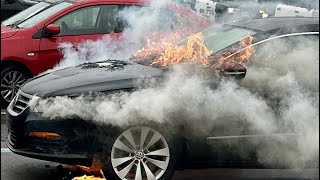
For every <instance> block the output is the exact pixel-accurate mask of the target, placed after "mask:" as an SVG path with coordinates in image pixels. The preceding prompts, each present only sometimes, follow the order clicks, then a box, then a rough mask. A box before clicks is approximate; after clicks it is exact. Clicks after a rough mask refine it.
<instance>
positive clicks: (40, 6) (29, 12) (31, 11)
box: [1, 1, 50, 29]
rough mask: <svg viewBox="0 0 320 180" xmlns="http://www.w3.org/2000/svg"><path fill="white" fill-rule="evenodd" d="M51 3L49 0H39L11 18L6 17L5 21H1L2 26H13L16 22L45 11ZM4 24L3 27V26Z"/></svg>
mask: <svg viewBox="0 0 320 180" xmlns="http://www.w3.org/2000/svg"><path fill="white" fill-rule="evenodd" d="M49 5H50V3H49V2H44V1H43V2H39V3H37V4H35V5H34V6H30V7H29V8H27V9H26V10H24V11H21V12H19V13H17V14H15V15H14V16H11V17H10V18H7V19H5V20H4V21H1V28H2V29H4V27H5V26H13V25H14V24H17V23H19V22H21V21H23V20H25V19H28V18H30V17H32V16H34V15H35V14H37V13H39V12H41V11H43V10H44V9H45V8H46V7H48V6H49ZM2 26H3V27H2Z"/></svg>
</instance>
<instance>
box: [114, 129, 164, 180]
mask: <svg viewBox="0 0 320 180" xmlns="http://www.w3.org/2000/svg"><path fill="white" fill-rule="evenodd" d="M169 159H170V151H169V146H168V143H167V141H166V139H165V138H164V137H163V136H162V135H161V134H160V133H159V132H158V131H156V130H154V129H151V128H149V127H141V126H139V127H133V128H130V129H128V130H126V131H125V132H123V133H122V134H121V135H120V136H119V137H118V138H117V139H116V141H115V143H114V144H113V147H112V151H111V164H112V167H113V169H114V171H115V173H116V174H117V176H118V177H119V178H120V179H128V180H129V179H134V180H144V179H145V180H156V179H159V178H160V177H161V176H162V175H163V174H164V172H165V171H166V169H167V167H168V164H169Z"/></svg>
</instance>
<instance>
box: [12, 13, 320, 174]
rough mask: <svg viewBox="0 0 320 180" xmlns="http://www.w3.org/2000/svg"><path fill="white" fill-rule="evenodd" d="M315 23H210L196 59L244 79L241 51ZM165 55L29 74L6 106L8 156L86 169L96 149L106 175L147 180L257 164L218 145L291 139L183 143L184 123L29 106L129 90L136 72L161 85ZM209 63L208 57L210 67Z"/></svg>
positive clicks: (311, 34)
mask: <svg viewBox="0 0 320 180" xmlns="http://www.w3.org/2000/svg"><path fill="white" fill-rule="evenodd" d="M318 20H319V19H318V18H269V19H258V20H250V21H244V22H238V23H236V24H232V25H226V26H225V27H223V28H222V29H221V30H219V31H218V32H217V31H215V30H214V28H209V29H208V30H206V31H205V32H203V33H202V34H203V41H204V44H205V45H206V46H207V47H208V49H209V50H210V52H212V53H213V54H215V55H210V54H209V59H205V60H208V62H207V61H202V64H204V65H205V68H207V70H209V71H210V72H211V71H218V72H220V73H221V74H222V75H225V76H231V77H238V78H240V79H241V78H244V77H245V74H246V73H247V70H246V68H245V67H244V66H242V65H241V64H240V63H241V62H242V61H244V59H243V58H242V57H243V55H246V58H249V57H248V54H247V53H249V56H250V55H251V54H252V52H251V48H252V47H256V49H257V48H259V45H261V44H264V43H268V42H272V41H274V40H279V39H291V38H293V39H298V38H299V37H301V36H303V37H307V38H312V39H316V41H319V39H318V38H319V32H318V31H319V29H318V28H319V21H318ZM248 35H249V37H252V38H249V41H246V42H249V44H246V43H245V44H246V45H245V46H244V47H243V49H233V51H231V52H230V48H231V49H232V47H234V46H235V45H236V46H237V47H239V46H238V44H239V43H240V45H241V43H242V44H243V42H241V41H240V42H239V40H241V39H244V38H246V37H247V36H248ZM252 41H253V42H252ZM197 42H198V41H197ZM248 50H249V51H248ZM218 54H219V56H216V55H218ZM221 57H223V58H222V59H223V60H222V59H221ZM212 59H213V60H212ZM230 59H231V60H230ZM163 60H164V59H161V58H160V59H159V58H158V59H157V60H156V61H153V64H154V65H155V66H149V64H150V63H149V62H148V63H147V64H146V63H145V61H139V60H137V61H118V60H106V61H101V62H95V63H87V64H82V65H80V66H77V67H70V68H66V69H62V70H58V71H54V72H51V73H49V74H44V75H41V76H38V77H35V78H33V79H32V80H30V81H29V82H27V83H25V84H24V85H23V86H22V87H21V89H20V90H19V93H18V94H17V96H16V97H15V98H14V99H13V100H12V102H11V103H10V105H9V106H8V108H7V111H8V116H9V120H8V121H7V126H8V129H9V133H8V137H7V140H6V144H7V146H8V147H9V148H10V150H11V151H13V152H14V153H16V154H20V155H23V156H27V157H32V158H37V159H43V160H48V161H55V162H60V163H65V164H78V165H85V166H90V165H91V163H92V161H93V159H94V157H95V155H97V154H98V155H99V157H100V158H99V159H100V160H101V162H102V165H103V169H104V174H105V175H106V177H107V178H108V179H148V180H149V179H170V177H171V176H172V175H173V173H174V172H175V170H176V169H178V168H180V169H181V168H193V167H199V166H201V167H239V166H241V167H261V164H259V163H257V159H256V157H255V155H254V154H250V153H248V154H250V155H249V156H247V157H246V158H242V157H241V156H239V155H237V153H236V152H234V151H233V150H230V148H228V146H220V145H217V144H216V143H217V142H220V141H228V142H231V141H234V140H237V141H241V142H243V141H246V140H248V139H252V138H254V139H257V138H258V139H260V138H262V139H268V138H270V137H274V136H285V137H288V136H289V137H293V138H294V137H295V136H296V134H294V133H292V132H290V133H288V132H285V133H278V134H237V135H232V136H228V135H224V136H218V137H217V135H215V133H212V134H207V135H206V136H204V137H197V138H196V140H195V139H192V138H191V140H189V139H188V138H185V137H186V134H185V129H187V127H184V124H179V125H177V126H176V127H172V128H171V126H167V124H157V123H155V122H146V123H139V124H131V125H129V126H125V127H118V126H114V125H111V124H97V123H95V122H94V121H87V120H83V119H80V118H77V117H70V118H55V119H49V118H44V117H42V116H41V112H38V113H36V112H33V111H32V109H33V107H34V106H36V105H37V102H38V101H39V99H45V98H51V97H58V96H69V97H71V98H72V97H77V96H80V95H83V94H85V95H86V94H89V93H92V92H93V93H103V94H108V93H115V92H120V91H129V92H132V91H135V90H136V89H137V87H135V83H134V82H135V81H136V80H137V79H139V78H140V77H148V78H152V79H156V80H159V82H161V80H162V79H163V76H164V75H165V74H166V72H167V71H170V68H163V66H164V63H166V62H165V61H163ZM177 60H179V59H177ZM211 60H212V61H214V63H213V64H212V62H211ZM151 64H152V63H151ZM208 67H209V68H208ZM210 67H214V68H210ZM214 77H216V76H214ZM168 127H170V128H168ZM216 128H217V127H216ZM170 129H174V131H170ZM101 135H103V136H101ZM97 136H98V137H103V138H102V139H101V138H97ZM212 144H214V145H213V146H212ZM243 145H245V143H243Z"/></svg>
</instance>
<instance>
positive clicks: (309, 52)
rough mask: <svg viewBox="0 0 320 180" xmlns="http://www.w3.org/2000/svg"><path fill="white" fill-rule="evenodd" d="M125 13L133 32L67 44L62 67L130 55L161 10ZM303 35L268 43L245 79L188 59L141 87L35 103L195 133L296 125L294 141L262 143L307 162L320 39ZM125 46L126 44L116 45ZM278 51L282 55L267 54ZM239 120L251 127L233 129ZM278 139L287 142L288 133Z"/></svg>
mask: <svg viewBox="0 0 320 180" xmlns="http://www.w3.org/2000/svg"><path fill="white" fill-rule="evenodd" d="M153 5H154V6H157V7H158V6H159V5H158V4H156V3H153ZM153 5H152V6H153ZM126 13H128V14H130V16H129V17H130V18H128V19H126V20H127V22H129V24H134V26H131V27H132V28H133V29H132V28H131V29H126V30H125V31H128V34H127V35H124V36H123V40H122V41H120V42H117V43H114V42H112V41H111V40H110V39H109V38H103V39H101V40H98V41H95V42H91V41H88V42H86V43H83V44H80V45H78V46H77V48H76V49H75V48H74V47H73V46H72V45H71V44H62V45H61V47H63V53H64V59H63V60H62V62H61V63H60V64H59V65H58V66H57V67H56V68H55V69H60V68H63V67H68V66H75V65H78V64H81V63H84V62H88V61H101V60H105V59H112V58H116V59H127V58H129V57H130V56H131V55H132V53H134V52H135V51H136V50H137V49H138V48H140V46H141V44H140V41H139V39H140V37H141V36H143V35H144V33H145V30H148V29H152V28H154V27H155V26H156V25H157V24H158V23H157V21H158V18H157V17H158V14H157V13H159V12H157V11H152V12H149V11H148V12H146V11H144V10H143V9H140V10H135V9H132V8H127V9H124V10H123V11H122V12H121V13H120V16H121V14H126ZM141 14H144V15H143V16H140V15H141ZM137 17H139V18H137ZM137 20H138V21H137ZM135 28H136V29H135ZM302 42H304V43H303V44H301V47H298V48H296V47H295V48H296V51H295V52H291V53H288V51H290V50H292V49H293V48H292V47H287V46H285V45H283V46H279V44H277V45H278V46H279V47H282V48H281V49H275V48H274V46H275V45H270V44H269V46H265V47H263V48H261V49H262V50H260V51H256V54H255V55H254V56H253V57H252V64H250V65H248V74H247V77H246V78H245V79H243V80H241V81H240V82H237V81H236V80H230V79H227V78H220V77H218V75H216V74H215V73H213V74H209V75H211V76H209V75H208V74H207V73H204V72H202V70H199V69H198V68H197V67H195V66H191V67H190V66H189V65H185V64H184V65H178V66H176V67H174V68H173V71H172V72H171V73H169V74H167V76H166V79H165V81H164V82H163V83H162V84H161V85H159V84H157V83H150V82H149V81H148V82H149V83H147V84H145V82H144V83H140V82H137V84H138V85H139V86H141V89H139V90H137V91H135V92H130V93H129V92H117V93H114V94H108V95H99V96H97V97H95V96H90V97H88V96H80V97H77V98H68V97H55V98H49V99H43V100H41V101H40V102H39V104H38V106H37V107H36V109H35V111H36V112H41V113H42V116H44V117H49V118H52V119H54V118H56V117H64V118H66V117H73V116H78V117H80V118H83V119H85V120H94V121H96V122H104V123H111V124H114V125H119V126H124V125H127V124H129V123H133V122H134V123H139V122H141V121H154V122H158V123H173V124H174V123H184V124H187V125H188V126H189V127H190V128H192V130H193V131H191V132H192V133H193V134H191V135H195V136H201V135H207V134H210V133H211V132H210V131H211V129H212V128H215V127H217V126H219V127H223V128H221V129H220V132H218V133H217V135H241V134H250V133H251V134H269V135H270V134H272V133H281V132H295V133H297V134H298V135H299V136H297V138H296V139H297V140H298V141H297V142H296V144H295V143H291V142H288V143H289V146H288V147H282V146H279V145H278V144H277V143H275V144H274V143H270V144H264V145H263V146H257V147H255V148H256V152H257V153H258V157H259V161H260V162H262V163H264V164H268V165H275V164H277V165H283V166H286V167H303V166H305V165H306V164H308V163H309V162H310V161H316V162H318V158H319V156H318V153H319V66H318V63H319V60H318V59H319V51H318V48H319V45H317V47H316V45H314V48H313V46H306V44H307V43H308V41H307V40H305V41H302ZM278 43H280V42H278ZM317 44H318V43H317ZM119 48H123V49H124V50H123V51H121V52H118V51H116V50H118V49H119ZM271 51H272V52H274V51H278V54H283V56H282V57H281V58H280V59H273V58H272V57H270V58H267V57H268V54H270V52H271ZM190 68H191V70H190ZM208 76H209V79H208ZM208 80H209V81H208ZM234 122H236V124H246V127H244V128H240V129H238V130H237V131H235V130H228V127H230V126H232V123H234ZM276 141H278V142H286V140H283V139H281V138H279V139H276ZM255 145H257V144H255ZM253 146H254V143H253Z"/></svg>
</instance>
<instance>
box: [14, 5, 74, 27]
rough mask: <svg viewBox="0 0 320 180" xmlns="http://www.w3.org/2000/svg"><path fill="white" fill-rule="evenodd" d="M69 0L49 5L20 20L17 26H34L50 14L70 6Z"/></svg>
mask: <svg viewBox="0 0 320 180" xmlns="http://www.w3.org/2000/svg"><path fill="white" fill-rule="evenodd" d="M71 5H72V4H71V3H70V2H61V3H58V4H55V5H53V6H51V7H50V8H47V9H45V10H44V11H42V12H40V13H38V14H36V15H34V16H32V17H31V18H29V19H27V20H25V21H23V22H21V23H20V24H18V26H19V28H22V29H23V28H29V27H32V26H35V25H36V24H38V23H40V22H41V21H43V20H44V19H46V18H48V17H50V16H51V15H53V14H55V13H57V12H59V11H61V10H63V9H65V8H67V7H69V6H71Z"/></svg>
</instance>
